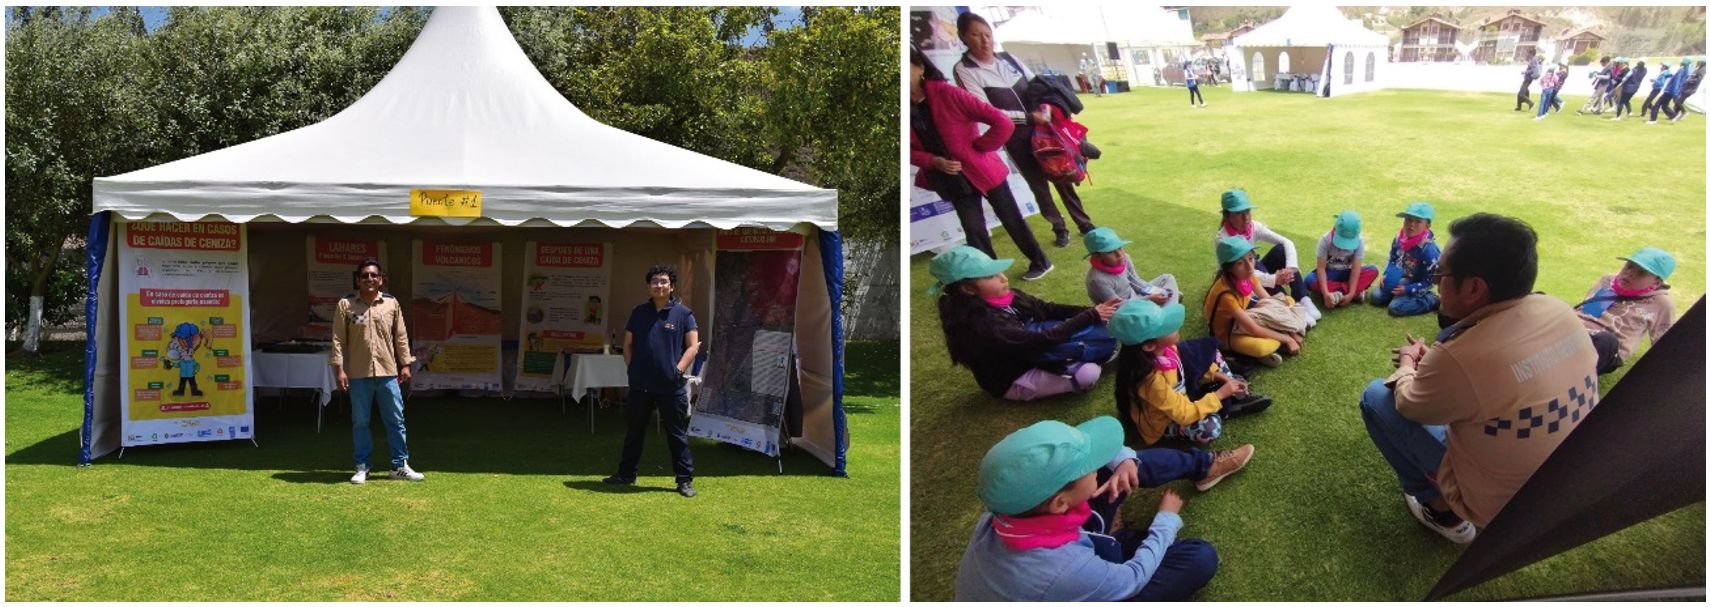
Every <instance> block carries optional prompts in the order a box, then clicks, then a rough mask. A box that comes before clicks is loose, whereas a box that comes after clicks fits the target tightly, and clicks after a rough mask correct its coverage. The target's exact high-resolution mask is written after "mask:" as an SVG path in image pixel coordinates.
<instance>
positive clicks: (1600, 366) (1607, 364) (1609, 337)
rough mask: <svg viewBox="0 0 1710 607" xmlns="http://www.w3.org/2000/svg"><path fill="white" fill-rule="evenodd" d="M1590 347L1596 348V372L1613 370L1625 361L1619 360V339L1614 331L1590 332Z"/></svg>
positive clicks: (1600, 373)
mask: <svg viewBox="0 0 1710 607" xmlns="http://www.w3.org/2000/svg"><path fill="white" fill-rule="evenodd" d="M1591 347H1592V348H1593V349H1595V350H1597V374H1598V375H1603V374H1605V373H1611V372H1614V371H1615V370H1616V369H1619V368H1621V365H1623V364H1625V363H1626V361H1623V360H1621V340H1619V339H1616V338H1615V334H1614V333H1610V332H1608V331H1597V332H1594V333H1592V334H1591Z"/></svg>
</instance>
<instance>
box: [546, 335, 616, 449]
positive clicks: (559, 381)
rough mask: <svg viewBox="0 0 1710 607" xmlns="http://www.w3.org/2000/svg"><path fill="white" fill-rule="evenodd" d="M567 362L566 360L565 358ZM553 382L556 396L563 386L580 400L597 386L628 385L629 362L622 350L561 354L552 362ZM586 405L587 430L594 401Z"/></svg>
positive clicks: (613, 386) (576, 399) (592, 419)
mask: <svg viewBox="0 0 1710 607" xmlns="http://www.w3.org/2000/svg"><path fill="white" fill-rule="evenodd" d="M566 358H568V359H569V362H568V363H566V362H565V359H566ZM552 377H553V381H552V383H553V385H556V386H558V389H559V392H558V395H559V398H560V399H562V398H563V397H564V394H565V392H564V390H565V388H568V389H569V394H570V398H571V399H572V400H575V401H576V402H577V403H582V401H583V400H584V398H585V396H586V395H587V394H588V393H589V392H590V391H592V390H595V389H599V388H628V387H629V366H628V365H626V364H624V362H623V355H622V354H565V355H561V356H559V357H558V362H556V363H555V364H553V366H552ZM586 404H587V405H588V431H589V432H593V431H594V403H592V402H589V403H586Z"/></svg>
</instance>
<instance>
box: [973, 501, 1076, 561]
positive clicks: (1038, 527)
mask: <svg viewBox="0 0 1710 607" xmlns="http://www.w3.org/2000/svg"><path fill="white" fill-rule="evenodd" d="M1088 518H1092V505H1091V504H1088V503H1087V502H1081V504H1080V505H1079V506H1075V507H1073V508H1070V509H1069V511H1068V512H1064V513H1062V514H1042V515H1039V516H1029V517H1025V518H1022V517H1014V516H1006V515H1002V514H999V515H995V516H993V517H992V530H993V531H996V532H997V536H998V539H1000V540H1003V544H1004V545H1005V546H1009V548H1010V549H1011V550H1032V549H1034V548H1056V547H1058V546H1062V545H1064V544H1067V543H1069V542H1073V541H1075V540H1078V539H1080V537H1081V525H1084V524H1086V522H1087V519H1088Z"/></svg>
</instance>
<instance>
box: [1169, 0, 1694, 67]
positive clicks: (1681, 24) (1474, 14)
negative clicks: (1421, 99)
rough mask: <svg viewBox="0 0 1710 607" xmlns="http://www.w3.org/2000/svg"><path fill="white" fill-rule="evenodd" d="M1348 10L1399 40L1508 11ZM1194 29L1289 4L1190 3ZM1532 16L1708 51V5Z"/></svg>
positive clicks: (1620, 44) (1675, 48) (1258, 18)
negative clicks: (1437, 22) (1407, 31)
mask: <svg viewBox="0 0 1710 607" xmlns="http://www.w3.org/2000/svg"><path fill="white" fill-rule="evenodd" d="M1341 8H1342V13H1343V14H1346V15H1348V17H1349V18H1358V19H1361V20H1363V21H1365V22H1366V26H1367V27H1370V28H1372V29H1373V30H1375V31H1378V32H1381V33H1385V34H1388V35H1389V36H1390V37H1391V39H1394V40H1399V39H1400V36H1401V28H1402V27H1403V26H1406V25H1407V24H1409V23H1413V22H1414V21H1418V20H1419V19H1422V18H1424V17H1426V16H1429V15H1431V14H1433V13H1435V14H1438V15H1440V16H1442V17H1443V18H1445V19H1446V20H1448V21H1450V22H1452V23H1455V24H1457V25H1460V26H1462V27H1472V26H1475V25H1477V24H1478V23H1479V22H1481V21H1483V20H1485V19H1487V18H1491V17H1497V16H1501V15H1502V14H1504V13H1506V12H1508V7H1504V6H1343V7H1341ZM1189 10H1190V14H1191V15H1192V16H1193V28H1194V35H1195V36H1196V37H1197V36H1199V35H1201V34H1207V33H1220V32H1227V31H1229V30H1231V29H1234V28H1235V27H1236V26H1238V25H1240V24H1241V22H1242V21H1244V20H1249V19H1250V20H1253V21H1255V22H1258V23H1264V22H1266V21H1269V20H1271V19H1275V18H1277V17H1278V16H1281V15H1282V14H1283V11H1284V10H1286V8H1284V7H1277V6H1195V7H1190V9H1189ZM1524 11H1525V14H1526V16H1528V17H1533V18H1536V19H1538V20H1540V21H1543V22H1544V23H1545V24H1547V25H1546V27H1545V29H1544V33H1545V35H1547V36H1550V37H1552V38H1553V37H1557V36H1560V35H1562V34H1563V33H1565V32H1567V31H1568V30H1575V29H1580V28H1592V29H1593V30H1595V31H1597V32H1598V33H1600V34H1603V35H1604V36H1607V37H1608V38H1609V40H1608V41H1607V43H1606V44H1605V45H1604V48H1603V49H1602V50H1603V51H1605V52H1607V53H1610V54H1619V55H1635V56H1637V55H1693V54H1702V53H1704V52H1705V43H1704V37H1705V27H1704V7H1703V6H1622V7H1606V6H1604V7H1600V6H1572V7H1560V6H1537V7H1527V8H1525V9H1524Z"/></svg>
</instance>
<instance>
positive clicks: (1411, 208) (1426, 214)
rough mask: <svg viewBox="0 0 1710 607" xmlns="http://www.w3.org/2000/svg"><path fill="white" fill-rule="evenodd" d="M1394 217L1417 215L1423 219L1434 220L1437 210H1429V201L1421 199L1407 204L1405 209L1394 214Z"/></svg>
mask: <svg viewBox="0 0 1710 607" xmlns="http://www.w3.org/2000/svg"><path fill="white" fill-rule="evenodd" d="M1395 216H1396V217H1418V218H1420V219H1423V220H1425V221H1435V220H1436V219H1437V212H1436V211H1433V210H1431V203H1429V202H1425V201H1423V200H1418V201H1414V202H1413V204H1410V205H1407V210H1405V211H1402V212H1400V213H1396V214H1395Z"/></svg>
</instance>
